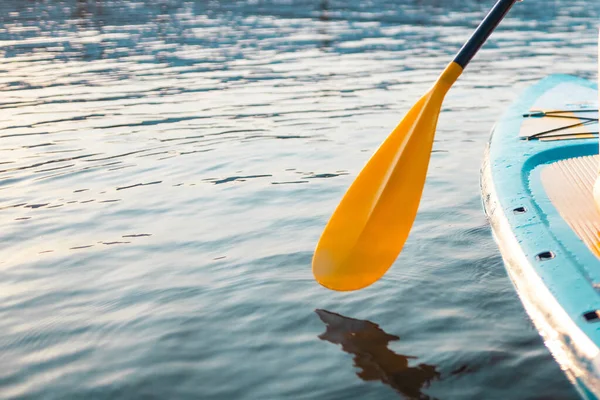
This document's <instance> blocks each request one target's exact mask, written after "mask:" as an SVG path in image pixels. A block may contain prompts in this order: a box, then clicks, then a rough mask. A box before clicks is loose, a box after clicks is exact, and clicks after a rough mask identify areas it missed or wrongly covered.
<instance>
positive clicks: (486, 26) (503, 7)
mask: <svg viewBox="0 0 600 400" xmlns="http://www.w3.org/2000/svg"><path fill="white" fill-rule="evenodd" d="M517 1H520V0H498V2H497V3H496V5H495V6H494V8H492V10H491V11H490V13H489V14H488V15H487V16H486V17H485V19H484V20H483V21H482V22H481V24H479V26H478V27H477V29H476V30H475V32H474V33H473V35H472V36H471V37H470V38H469V41H468V42H467V43H465V45H464V46H463V47H462V49H460V51H459V52H458V54H457V55H456V57H454V62H455V63H457V64H458V65H460V66H461V67H462V68H463V69H464V68H465V67H466V66H467V64H468V63H469V61H471V59H472V58H473V56H474V55H475V54H476V53H477V52H478V51H479V49H480V48H481V46H483V44H484V43H485V41H486V40H487V38H488V37H489V36H490V35H491V34H492V32H493V31H494V29H496V27H497V26H498V24H499V23H500V21H502V19H503V18H504V16H505V15H506V13H507V12H508V10H510V8H511V7H512V6H513V4H515V3H516V2H517Z"/></svg>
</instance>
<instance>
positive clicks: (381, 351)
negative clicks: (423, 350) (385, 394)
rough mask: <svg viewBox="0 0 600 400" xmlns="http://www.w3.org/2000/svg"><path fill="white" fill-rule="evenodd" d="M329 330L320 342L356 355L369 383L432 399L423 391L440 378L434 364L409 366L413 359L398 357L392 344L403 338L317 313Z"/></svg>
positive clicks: (373, 326)
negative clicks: (391, 348)
mask: <svg viewBox="0 0 600 400" xmlns="http://www.w3.org/2000/svg"><path fill="white" fill-rule="evenodd" d="M315 312H316V313H317V315H318V316H319V318H321V321H323V322H324V323H325V325H326V327H327V329H326V331H325V332H324V333H323V334H321V335H319V339H321V340H326V341H328V342H331V343H334V344H340V345H341V346H342V350H343V351H345V352H346V353H350V354H354V365H355V366H356V367H358V368H360V369H361V371H360V372H357V374H356V375H358V376H359V377H360V378H361V379H363V380H365V381H376V380H379V381H381V382H383V383H385V384H386V385H390V386H391V387H393V388H394V389H395V390H396V391H397V392H399V393H401V394H403V395H404V396H406V397H408V398H410V399H431V397H429V396H427V395H426V394H424V393H422V392H421V390H422V389H423V388H425V387H427V386H429V384H430V383H431V381H433V380H435V379H439V378H440V373H439V372H438V371H437V369H436V367H435V366H433V365H427V364H419V365H417V366H414V367H410V366H409V365H408V361H409V360H410V359H416V358H417V357H413V356H404V355H401V354H396V353H394V352H393V351H392V350H390V349H389V348H388V343H389V342H391V341H394V340H399V339H400V338H399V337H398V336H395V335H390V334H388V333H386V332H385V331H384V330H383V329H381V328H380V327H379V325H377V324H374V323H373V322H370V321H363V320H359V319H353V318H348V317H344V316H343V315H340V314H336V313H332V312H329V311H326V310H315Z"/></svg>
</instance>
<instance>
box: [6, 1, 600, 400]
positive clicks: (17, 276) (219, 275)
mask: <svg viewBox="0 0 600 400" xmlns="http://www.w3.org/2000/svg"><path fill="white" fill-rule="evenodd" d="M563 3H564V2H558V1H549V2H546V3H545V4H544V7H540V6H539V5H536V4H535V2H527V1H526V2H523V3H520V4H519V5H518V7H515V9H514V10H513V11H511V14H510V15H509V17H508V18H507V19H506V20H505V21H504V23H503V24H502V25H501V26H500V27H499V29H498V31H497V32H495V33H494V35H493V36H492V37H491V38H490V41H489V42H488V43H487V44H486V46H485V47H484V49H483V50H482V51H481V52H480V53H479V54H478V56H477V58H476V59H475V60H473V63H472V64H471V65H470V66H469V69H468V71H466V72H465V73H464V74H463V76H462V77H461V80H460V81H459V82H457V84H456V85H455V87H454V88H453V90H452V91H451V92H450V93H449V94H448V98H447V101H446V103H445V107H444V109H443V111H442V113H441V115H440V121H439V126H440V129H439V132H438V135H437V136H436V142H435V143H434V150H433V156H432V161H431V167H430V173H429V177H428V182H427V185H426V188H425V192H424V197H423V202H422V204H421V208H420V214H419V217H418V218H417V221H416V222H415V226H414V229H413V233H412V235H411V237H410V238H409V240H408V242H407V244H406V245H405V249H404V251H403V253H402V255H401V257H400V258H399V259H398V262H397V263H396V265H395V266H394V268H392V269H391V270H390V272H389V273H388V274H387V275H386V276H385V277H384V278H383V279H382V281H380V282H379V283H377V284H376V285H374V286H373V287H372V288H369V289H367V290H364V291H361V292H360V293H352V294H348V293H333V292H329V291H327V290H325V289H322V288H321V287H319V286H318V285H317V284H316V283H315V282H314V281H313V279H312V276H311V273H310V260H311V256H312V251H313V249H314V245H315V243H316V241H317V239H318V235H319V234H320V232H321V230H322V228H323V226H324V224H325V223H326V221H327V218H328V216H329V215H330V214H331V212H332V211H333V209H334V208H335V206H336V204H337V202H338V201H339V198H340V196H341V195H342V194H343V193H344V190H345V189H346V188H347V187H348V185H349V184H350V183H351V182H352V179H353V178H354V177H355V176H356V174H357V173H358V172H359V170H360V168H361V166H362V165H363V164H364V162H366V161H367V159H368V157H369V156H370V155H371V154H372V152H373V151H374V150H375V148H376V147H377V146H378V145H379V144H380V143H381V141H382V140H383V139H384V138H385V136H386V135H387V134H388V133H389V132H390V131H391V130H392V129H393V128H394V126H396V124H397V123H398V120H399V118H400V117H401V116H402V114H403V113H404V112H405V111H406V110H407V109H408V107H410V106H411V105H412V104H413V103H414V102H415V101H416V100H417V99H418V98H419V96H420V95H421V94H422V93H424V91H425V90H427V89H428V88H429V87H430V85H431V82H432V81H433V80H434V79H435V78H436V76H437V74H438V73H439V71H440V70H441V69H442V68H443V67H444V65H445V64H446V63H447V61H448V60H449V59H450V58H451V57H452V55H453V54H454V52H455V51H456V50H457V49H458V48H459V47H460V46H461V45H462V43H463V42H464V40H466V38H467V37H468V35H469V34H470V32H471V31H472V29H473V28H474V27H475V26H476V25H477V23H478V21H479V20H480V19H481V17H482V16H483V14H484V13H485V12H486V10H487V9H488V7H489V5H490V4H487V3H486V2H481V1H476V0H468V1H464V0H463V1H459V0H445V1H441V0H409V1H406V2H403V3H402V4H399V3H398V2H397V1H392V0H374V1H368V2H358V1H350V2H348V1H344V2H343V1H337V0H335V1H334V0H319V1H308V0H298V1H293V2H290V1H279V0H264V1H262V0H261V1H251V0H248V1H245V0H244V1H217V2H215V1H212V2H210V1H192V2H190V1H183V0H148V1H144V2H140V1H138V2H135V1H126V0H109V1H99V0H66V1H62V2H57V1H45V2H41V1H34V2H28V3H26V4H25V3H23V2H22V1H19V0H3V1H1V2H0V90H2V93H3V96H2V99H1V100H0V156H1V157H0V219H1V221H2V222H3V225H2V226H3V230H2V232H1V233H0V243H2V255H3V257H1V259H0V300H2V301H0V332H1V333H0V359H2V360H3V361H4V362H3V363H2V364H3V366H4V368H3V369H2V370H1V371H0V397H2V398H52V399H54V398H56V399H68V398H84V397H86V396H89V397H93V398H107V399H115V398H126V399H135V398H146V397H157V398H199V397H201V398H205V399H229V398H235V399H258V398H269V399H270V398H311V399H312V398H324V399H325V398H365V399H366V398H396V397H397V396H398V395H402V396H404V397H406V398H449V397H451V398H456V399H463V398H464V399H471V398H486V399H505V398H515V397H518V396H527V395H528V394H531V396H539V397H540V398H551V397H560V398H576V396H575V394H574V392H573V390H572V389H571V387H570V385H569V384H568V382H567V381H566V379H565V378H564V377H563V375H562V373H561V371H560V370H559V369H558V367H557V366H556V365H555V363H554V362H553V360H552V359H551V357H550V356H549V354H548V353H547V351H546V349H545V347H544V345H543V342H542V341H541V339H540V338H539V337H538V335H537V333H536V332H535V330H534V329H533V328H532V327H531V325H530V323H529V322H528V320H527V318H526V315H525V314H524V312H523V310H522V307H521V305H520V303H519V302H518V299H517V298H516V296H515V293H514V290H513V289H512V287H511V284H510V281H509V280H508V278H507V277H506V274H505V272H504V270H503V267H502V261H501V259H500V258H499V256H498V253H497V249H496V247H495V245H494V243H493V240H492V238H491V235H490V233H489V228H488V226H487V224H486V222H485V217H484V216H483V214H482V212H481V207H480V200H479V179H478V175H479V167H480V160H481V154H482V152H483V148H484V146H485V143H486V141H487V136H488V132H489V129H490V128H491V127H492V125H493V123H494V121H495V120H496V119H497V118H498V116H499V115H500V110H501V109H503V108H504V107H506V106H507V105H508V104H509V103H510V102H511V101H512V100H514V98H515V96H516V93H518V92H519V91H520V90H521V89H523V88H524V87H525V86H527V85H528V84H530V83H531V82H534V81H536V80H537V79H539V78H541V77H543V76H545V75H546V74H547V73H549V72H555V73H570V74H577V75H580V76H583V77H587V78H592V79H595V78H596V74H597V60H596V58H597V57H596V55H597V49H596V45H597V32H596V26H597V21H598V17H599V16H600V10H598V8H597V7H593V5H592V4H591V3H590V2H585V1H583V0H574V1H572V2H570V3H569V7H564V4H563ZM467 72H468V73H467ZM315 309H317V310H318V311H317V315H318V316H319V318H316V317H315V314H314V311H313V310H315ZM324 310H339V313H340V314H333V313H330V312H328V311H324ZM344 315H348V316H351V317H352V318H350V317H344ZM336 321H337V322H336ZM340 321H342V322H340ZM369 321H377V324H379V325H375V324H374V323H371V322H369ZM490 321H502V323H498V324H494V329H490ZM338 322H339V324H338ZM323 323H325V324H326V328H327V330H328V331H329V333H330V334H329V335H327V334H323V329H324V327H323ZM332 324H338V325H339V326H338V325H336V326H337V328H336V329H333V331H335V332H334V333H335V334H332V332H333V331H332V330H331V328H328V327H330V326H332ZM357 326H358V327H359V328H360V327H362V328H361V329H358V331H356V329H355V328H356V327H357ZM338 328H339V329H338ZM353 329H354V330H353ZM348 332H350V333H348ZM352 332H354V333H356V334H358V337H357V336H352V335H351V333H352ZM382 332H383V333H382ZM338 334H339V335H342V336H343V335H345V336H344V337H343V338H342V339H340V337H341V336H339V335H338ZM320 335H321V336H320ZM348 335H350V336H348ZM361 335H363V336H361ZM381 335H383V336H381ZM380 337H384V338H387V339H389V338H392V340H389V341H388V342H386V343H385V345H384V346H381V343H380V341H379V339H378V338H380ZM397 337H400V338H401V340H393V339H394V338H397ZM387 339H386V340H387ZM325 341H327V342H330V343H325ZM332 343H333V344H336V345H337V344H339V345H341V346H342V350H343V351H339V350H340V349H339V348H338V347H337V346H334V345H332ZM378 343H379V345H377V344H378ZM364 349H367V350H368V351H371V353H369V354H370V356H369V357H366V358H365V354H366V353H365V352H364V351H363V350H364ZM373 349H374V350H373ZM373 351H374V352H373ZM380 351H381V352H382V353H381V354H380V353H379V352H380ZM348 353H350V354H352V357H355V358H356V360H355V361H356V362H357V363H358V364H357V365H358V366H360V367H361V368H362V369H361V371H357V370H354V369H353V368H352V365H351V363H349V362H348V360H349V356H348ZM404 354H410V355H411V356H404ZM411 357H418V359H416V358H411ZM367 359H368V360H367ZM388 359H389V360H392V361H393V365H391V366H390V365H388V364H387V361H386V360H388ZM365 360H367V361H365ZM377 366H380V367H381V368H378V367H377ZM524 374H525V375H527V376H528V379H519V378H521V377H522V376H524Z"/></svg>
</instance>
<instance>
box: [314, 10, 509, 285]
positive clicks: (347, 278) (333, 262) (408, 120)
mask: <svg viewBox="0 0 600 400" xmlns="http://www.w3.org/2000/svg"><path fill="white" fill-rule="evenodd" d="M516 1H518V0H499V1H498V2H497V3H496V5H495V6H494V8H492V10H491V11H490V13H489V14H488V15H487V16H486V18H485V19H484V20H483V21H482V22H481V24H480V25H479V27H478V28H477V29H476V30H475V32H474V33H473V35H472V36H471V38H470V39H469V40H468V41H467V43H465V45H464V46H463V47H462V49H461V50H460V51H459V52H458V54H457V55H456V57H455V58H454V60H453V61H452V62H451V63H450V64H448V66H447V67H446V69H445V70H444V71H443V72H442V74H441V75H440V77H439V78H438V80H437V81H436V82H435V84H434V85H433V87H432V88H431V89H430V90H429V91H428V92H427V93H425V95H424V96H423V97H421V99H420V100H419V101H417V103H416V104H415V105H414V106H413V107H412V108H411V109H410V110H409V111H408V113H407V114H406V116H405V117H404V119H403V120H402V121H401V122H400V124H398V126H397V127H396V129H394V131H393V132H392V133H391V134H390V135H389V136H388V138H387V139H386V140H385V141H384V142H383V144H382V145H381V147H380V148H379V149H378V150H377V152H376V153H375V154H374V155H373V156H372V157H371V159H370V160H369V161H368V162H367V164H366V165H365V167H364V168H363V170H362V171H361V172H360V173H359V175H358V176H357V177H356V179H355V181H354V182H353V183H352V185H351V186H350V188H349V189H348V191H347V192H346V194H345V195H344V197H343V198H342V201H341V202H340V204H339V205H338V207H337V208H336V210H335V212H334V213H333V215H332V216H331V219H330V220H329V222H328V223H327V226H326V227H325V230H324V231H323V233H322V235H321V239H320V240H319V243H318V244H317V248H316V250H315V254H314V256H313V261H312V268H313V274H314V276H315V279H316V280H317V281H318V282H319V283H320V284H321V285H323V286H325V287H327V288H329V289H333V290H339V291H347V290H357V289H361V288H364V287H365V286H368V285H370V284H372V283H374V282H376V281H377V280H378V279H379V278H381V277H382V276H383V275H384V274H385V272H386V271H387V270H388V269H389V268H390V266H391V265H392V263H393V262H394V260H396V258H397V257H398V254H400V251H401V250H402V247H403V245H404V242H405V241H406V239H407V237H408V234H409V232H410V229H411V227H412V224H413V221H414V220H415V217H416V215H417V209H418V208H419V201H420V199H421V194H422V192H423V186H424V184H425V178H426V175H427V166H428V164H429V158H430V154H431V148H432V145H433V137H434V135H435V128H436V125H437V119H438V115H439V113H440V109H441V106H442V102H443V100H444V96H445V95H446V93H447V92H448V90H449V89H450V87H451V86H452V85H453V84H454V82H456V80H457V79H458V77H459V76H460V74H461V73H462V71H463V69H464V68H465V67H466V66H467V64H468V63H469V61H471V59H472V58H473V56H474V55H475V54H476V53H477V51H478V50H479V49H480V48H481V46H482V45H483V43H484V42H485V41H486V40H487V38H488V37H489V35H490V34H491V33H492V32H493V31H494V29H495V28H496V26H498V24H499V23H500V21H501V20H502V19H503V18H504V16H505V15H506V13H507V12H508V10H510V8H511V7H512V6H513V4H514V3H515V2H516Z"/></svg>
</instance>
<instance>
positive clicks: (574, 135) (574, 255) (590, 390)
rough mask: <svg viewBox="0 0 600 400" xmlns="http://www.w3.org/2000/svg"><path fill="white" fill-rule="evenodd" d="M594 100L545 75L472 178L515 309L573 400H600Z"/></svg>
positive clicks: (499, 128)
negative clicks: (515, 297)
mask: <svg viewBox="0 0 600 400" xmlns="http://www.w3.org/2000/svg"><path fill="white" fill-rule="evenodd" d="M599 162H600V158H599V157H598V91H597V85H596V84H595V83H593V82H590V81H587V80H584V79H581V78H577V77H573V76H566V75H552V76H549V77H547V78H545V79H543V80H541V81H540V82H538V83H537V84H535V85H533V86H531V87H530V88H528V89H527V90H526V91H525V92H524V93H523V94H522V95H521V96H520V97H519V99H518V100H517V101H516V102H515V103H514V104H513V105H512V106H511V107H510V108H509V109H508V110H507V111H506V113H505V114H504V115H503V116H502V118H501V119H500V120H499V121H498V123H497V124H496V126H495V127H494V129H493V131H492V136H491V139H490V141H489V144H488V146H487V148H486V152H485V157H484V162H483V165H482V170H481V189H482V200H483V205H484V209H485V212H486V215H487V217H488V220H489V222H490V225H491V228H492V232H493V235H494V239H495V240H496V243H497V244H498V248H499V250H500V252H501V254H502V257H503V260H504V265H505V267H506V270H507V271H508V275H509V276H510V278H511V280H512V282H513V284H514V286H515V288H516V291H517V293H518V294H519V297H520V299H521V301H522V303H523V306H524V308H525V310H526V311H527V313H528V314H529V316H530V317H531V320H532V321H533V323H534V325H535V326H536V328H537V329H538V331H539V332H540V334H541V336H542V338H543V339H544V342H545V344H546V346H547V347H548V349H549V350H550V352H551V353H552V355H553V356H554V358H555V359H556V361H557V362H558V363H559V364H560V366H561V368H562V369H563V371H564V372H565V373H566V375H567V376H568V378H569V379H570V380H571V382H572V383H573V384H574V385H575V386H576V388H577V389H578V391H579V392H580V394H581V395H582V397H584V398H589V399H598V398H600V212H599V211H598V210H599V208H598V207H597V206H596V203H595V202H594V196H593V186H594V183H595V182H596V179H597V178H598V172H599Z"/></svg>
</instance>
